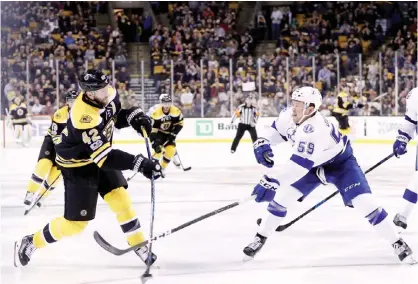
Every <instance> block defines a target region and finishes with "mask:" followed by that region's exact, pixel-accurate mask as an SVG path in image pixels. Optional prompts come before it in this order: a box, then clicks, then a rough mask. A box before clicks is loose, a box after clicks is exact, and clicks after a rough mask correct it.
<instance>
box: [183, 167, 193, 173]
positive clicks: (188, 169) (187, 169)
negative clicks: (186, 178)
mask: <svg viewBox="0 0 418 284" xmlns="http://www.w3.org/2000/svg"><path fill="white" fill-rule="evenodd" d="M191 169H192V167H187V168H184V169H183V171H185V172H187V171H190V170H191Z"/></svg>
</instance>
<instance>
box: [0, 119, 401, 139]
mask: <svg viewBox="0 0 418 284" xmlns="http://www.w3.org/2000/svg"><path fill="white" fill-rule="evenodd" d="M274 119H275V118H273V117H262V118H260V119H259V121H258V123H257V132H258V133H262V132H263V130H264V129H267V128H269V127H270V126H271V124H272V122H273V121H274ZM328 119H329V120H330V121H331V122H333V123H334V124H336V125H337V122H336V120H335V118H334V117H329V118H328ZM32 121H33V123H32V125H31V134H32V139H33V140H34V142H36V141H38V142H40V141H42V140H43V137H44V136H45V134H46V133H47V130H48V127H49V125H50V119H49V117H45V116H35V117H33V119H32ZM403 121H404V118H403V117H381V116H380V117H370V116H364V117H360V116H357V117H350V125H351V128H352V132H351V139H352V140H353V141H355V142H356V143H368V144H369V143H374V144H380V143H392V142H393V140H394V139H395V137H396V135H397V130H398V129H399V127H400V125H401V124H402V123H403ZM230 122H231V119H230V118H186V119H185V123H184V128H183V129H182V131H181V132H180V134H179V135H178V138H177V142H179V143H219V142H232V139H233V138H234V136H235V133H236V129H237V125H238V122H236V123H235V124H233V125H232V124H231V123H230ZM1 125H2V127H0V128H1V130H0V131H1V132H0V137H1V138H0V139H2V140H4V139H6V141H7V140H8V142H10V139H11V136H12V135H11V129H10V128H9V127H7V124H6V123H2V124H1ZM114 141H115V143H119V144H130V143H138V135H137V133H136V132H135V131H134V130H133V129H131V128H125V129H121V130H117V129H116V130H115V133H114ZM242 142H250V139H249V134H246V135H245V136H244V138H243V140H242ZM2 144H3V141H2Z"/></svg>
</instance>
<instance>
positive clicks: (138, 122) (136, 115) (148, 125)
mask: <svg viewBox="0 0 418 284" xmlns="http://www.w3.org/2000/svg"><path fill="white" fill-rule="evenodd" d="M126 121H127V122H128V123H129V125H130V126H132V128H133V129H135V130H136V132H138V133H139V134H140V135H142V129H141V127H144V128H145V131H146V132H147V134H148V135H149V134H150V133H151V130H152V120H151V118H149V116H147V115H145V114H144V112H143V111H142V109H140V108H132V109H131V111H130V112H129V113H128V115H127V118H126Z"/></svg>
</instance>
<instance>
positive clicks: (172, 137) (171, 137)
mask: <svg viewBox="0 0 418 284" xmlns="http://www.w3.org/2000/svg"><path fill="white" fill-rule="evenodd" d="M176 138H177V134H176V133H170V134H168V139H167V142H168V143H174V141H176Z"/></svg>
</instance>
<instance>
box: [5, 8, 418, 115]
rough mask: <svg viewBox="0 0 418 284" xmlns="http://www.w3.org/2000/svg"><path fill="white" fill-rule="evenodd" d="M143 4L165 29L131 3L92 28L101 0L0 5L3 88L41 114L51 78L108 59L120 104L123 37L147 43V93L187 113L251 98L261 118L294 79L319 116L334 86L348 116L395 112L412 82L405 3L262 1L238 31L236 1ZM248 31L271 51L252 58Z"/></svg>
mask: <svg viewBox="0 0 418 284" xmlns="http://www.w3.org/2000/svg"><path fill="white" fill-rule="evenodd" d="M151 6H152V7H153V9H154V10H155V12H157V13H159V12H160V11H163V10H164V12H167V13H168V19H169V25H168V26H163V25H162V24H158V25H157V26H156V27H154V29H152V20H151V16H150V15H149V14H148V13H147V12H144V11H142V10H141V11H136V12H135V11H130V12H129V13H126V12H125V11H123V10H115V12H116V13H115V15H114V16H115V20H116V24H117V26H118V28H116V29H112V28H111V27H110V26H108V27H107V28H105V29H103V30H99V29H97V28H96V23H95V17H94V15H95V13H96V12H98V11H99V10H103V12H105V13H107V12H108V11H107V9H103V7H105V4H104V3H103V2H40V3H34V4H32V2H30V3H29V2H19V3H17V2H15V3H13V2H10V3H4V5H2V11H1V13H2V34H1V40H2V83H3V86H6V87H5V88H4V94H5V95H7V96H9V97H10V96H14V95H22V96H24V97H26V95H27V97H28V98H29V101H28V103H29V105H31V106H32V105H33V106H35V107H34V108H33V110H35V112H39V113H48V114H49V113H50V112H51V111H53V108H51V107H49V106H55V105H56V98H57V93H56V84H57V82H58V83H59V86H58V88H59V93H60V95H61V94H65V92H66V91H68V90H71V89H75V88H77V86H76V80H75V77H76V75H77V74H79V73H80V72H82V71H83V70H84V69H85V67H86V62H87V65H88V67H97V68H101V69H104V70H106V72H108V73H110V70H111V65H112V63H113V62H114V63H115V65H116V67H117V68H116V69H117V73H116V74H115V79H116V82H117V84H116V86H117V88H118V90H119V93H120V94H121V97H122V98H126V100H124V102H125V104H126V105H129V104H132V101H131V100H130V98H131V96H130V95H132V91H131V90H130V79H131V77H130V74H129V72H128V71H127V68H126V66H127V60H128V58H127V52H126V50H127V45H126V42H128V43H129V42H147V43H148V44H149V46H150V51H151V54H150V57H151V64H150V67H151V78H153V79H155V81H156V89H157V90H156V97H158V94H159V93H162V92H168V93H171V92H173V94H174V97H173V98H174V103H175V104H177V105H179V106H180V107H181V108H182V109H183V111H184V112H185V114H186V115H187V116H200V115H201V112H202V106H203V114H204V115H205V116H218V117H227V116H230V115H231V113H230V109H231V103H232V107H235V106H237V105H239V104H240V103H241V102H242V101H243V99H244V98H245V97H246V96H252V97H254V98H256V99H257V100H258V102H257V106H258V107H259V109H260V112H261V115H263V116H272V115H277V114H278V113H279V112H280V111H281V110H282V109H283V108H285V107H286V106H287V102H288V101H289V94H291V92H292V90H294V88H296V87H298V86H301V85H311V86H314V87H317V88H318V89H320V90H321V92H322V94H323V95H324V105H323V107H322V108H321V109H322V111H324V112H325V113H328V114H329V113H330V111H331V110H332V107H333V105H334V103H335V101H336V96H337V95H338V92H339V91H344V92H348V93H349V94H350V95H351V96H353V97H357V98H358V99H361V100H363V101H364V102H365V103H366V107H365V108H363V109H362V110H361V111H357V110H356V111H355V112H354V113H355V114H363V115H380V114H383V115H393V114H395V113H399V114H401V113H403V112H404V111H405V97H406V95H407V93H408V91H409V90H410V89H411V88H413V87H415V86H417V56H416V54H417V44H416V42H417V32H416V31H417V12H416V10H417V9H416V8H417V4H416V3H415V2H331V1H329V2H294V3H293V4H292V5H291V6H280V7H270V6H265V7H267V8H265V7H263V9H262V10H260V11H259V12H258V13H257V14H256V15H255V19H254V22H253V23H251V24H250V26H249V27H248V29H246V30H245V31H243V32H241V33H239V32H238V29H237V27H236V26H237V19H238V18H239V13H240V5H239V3H238V2H200V1H190V2H172V3H168V2H167V3H164V4H162V2H161V3H160V2H151ZM259 39H269V40H274V41H275V42H276V49H275V50H272V51H271V52H266V53H264V54H262V56H260V58H256V56H255V46H256V44H257V43H258V40H259ZM379 55H380V57H379ZM395 58H396V60H395ZM55 60H58V61H59V64H58V69H57V67H56V65H55ZM26 62H29V66H28V68H27V66H26ZM171 62H173V66H171ZM396 63H397V64H398V70H399V73H398V79H399V80H398V82H399V84H398V86H397V87H398V95H399V96H398V97H399V99H398V101H395V92H396V88H395V87H396V86H395V64H396ZM201 64H202V66H201ZM201 67H203V68H201ZM171 68H173V74H172V77H173V79H174V80H173V82H171V81H170V78H171V74H170V73H171ZM26 69H28V70H29V83H30V84H29V85H28V86H27V85H26V79H27V78H26V73H27V72H26ZM231 72H232V73H231ZM259 74H260V78H259V76H258V75H259ZM380 76H381V79H382V84H380ZM259 85H260V86H259ZM171 86H173V90H171ZM202 90H203V92H202ZM2 91H3V90H2ZM26 91H28V94H26ZM260 94H261V96H260ZM382 94H383V95H382ZM231 97H232V100H231ZM396 105H397V106H398V109H396V108H395V106H396ZM40 106H44V108H42V107H40ZM51 109H52V110H51Z"/></svg>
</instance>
